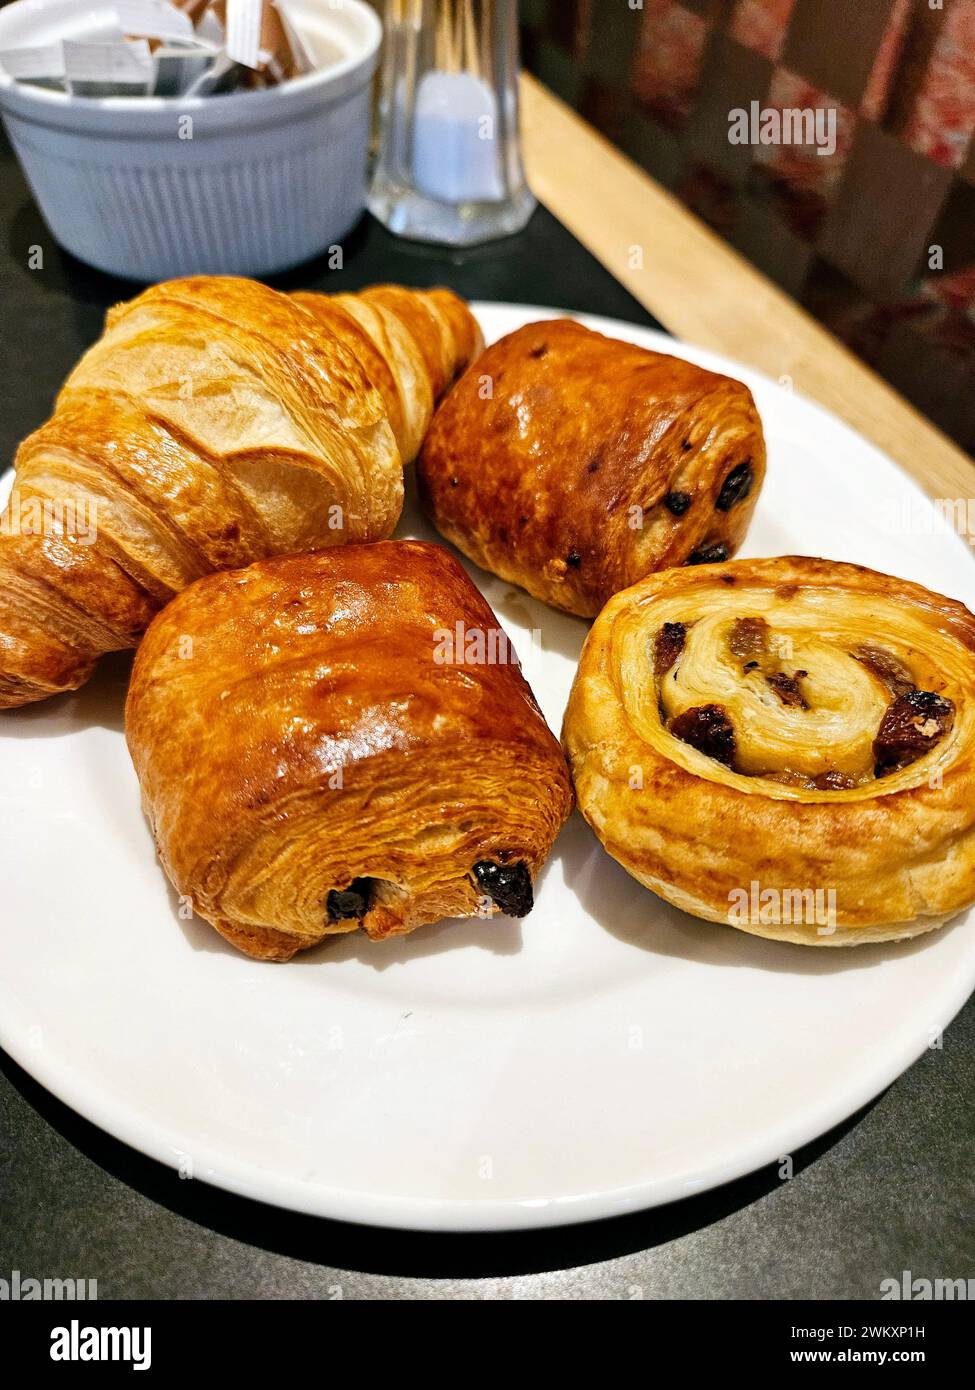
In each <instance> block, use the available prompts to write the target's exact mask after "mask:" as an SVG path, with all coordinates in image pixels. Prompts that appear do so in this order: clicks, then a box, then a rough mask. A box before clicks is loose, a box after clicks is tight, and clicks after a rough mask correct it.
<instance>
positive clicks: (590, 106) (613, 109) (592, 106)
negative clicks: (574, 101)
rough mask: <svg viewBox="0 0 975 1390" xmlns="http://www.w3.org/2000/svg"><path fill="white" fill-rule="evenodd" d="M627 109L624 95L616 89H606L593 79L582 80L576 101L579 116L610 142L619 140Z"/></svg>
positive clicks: (601, 83)
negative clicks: (580, 90)
mask: <svg viewBox="0 0 975 1390" xmlns="http://www.w3.org/2000/svg"><path fill="white" fill-rule="evenodd" d="M627 108H628V101H627V96H626V93H625V92H621V91H620V90H619V88H618V87H607V86H606V84H605V83H604V82H598V81H597V80H596V78H595V77H587V78H584V80H583V85H582V92H581V94H580V96H579V101H578V111H579V114H580V116H584V117H585V119H586V120H587V121H589V123H590V124H591V125H594V126H595V127H596V129H597V130H601V131H602V132H603V134H604V135H606V136H608V137H609V139H610V140H618V139H619V135H620V131H621V129H622V127H623V123H624V119H625V116H626V111H627Z"/></svg>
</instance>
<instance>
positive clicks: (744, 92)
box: [687, 30, 772, 184]
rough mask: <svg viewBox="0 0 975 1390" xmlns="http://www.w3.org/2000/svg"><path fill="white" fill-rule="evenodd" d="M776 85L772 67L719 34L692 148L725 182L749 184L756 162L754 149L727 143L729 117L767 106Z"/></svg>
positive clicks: (690, 133)
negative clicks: (758, 105)
mask: <svg viewBox="0 0 975 1390" xmlns="http://www.w3.org/2000/svg"><path fill="white" fill-rule="evenodd" d="M771 80H772V64H771V63H770V62H769V60H768V59H767V58H763V57H762V56H761V54H759V53H753V52H752V51H751V49H748V48H743V47H742V46H741V44H739V43H735V41H734V39H731V38H729V37H728V36H727V35H726V34H724V33H722V32H720V30H715V31H714V32H713V33H712V34H711V38H710V42H709V43H708V46H707V48H706V49H705V52H704V62H703V65H702V69H701V81H700V87H699V91H698V101H697V106H696V108H695V110H694V112H693V114H692V116H691V118H690V120H689V122H688V126H687V149H688V151H689V152H690V153H692V154H694V155H695V156H697V157H698V158H699V159H702V160H705V161H706V162H707V163H708V164H710V165H711V166H712V167H714V168H715V169H718V170H720V172H721V173H722V174H724V175H725V177H726V178H730V179H732V180H734V181H735V182H737V183H741V184H744V183H745V181H746V179H747V178H748V172H749V169H750V167H751V162H752V154H753V151H752V147H751V146H750V145H733V144H732V143H731V142H730V140H729V139H728V132H729V129H730V125H729V120H728V117H729V113H730V112H731V111H733V110H735V109H736V108H739V107H740V108H743V109H744V110H746V111H747V110H748V104H749V102H751V101H760V102H764V101H765V97H766V95H767V93H768V90H769V85H770V83H771Z"/></svg>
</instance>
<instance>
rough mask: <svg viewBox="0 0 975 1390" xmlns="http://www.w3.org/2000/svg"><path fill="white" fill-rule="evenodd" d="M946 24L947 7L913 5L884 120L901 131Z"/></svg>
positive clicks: (915, 103) (909, 115)
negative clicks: (944, 8) (945, 8)
mask: <svg viewBox="0 0 975 1390" xmlns="http://www.w3.org/2000/svg"><path fill="white" fill-rule="evenodd" d="M944 24H945V11H944V10H943V9H941V10H933V9H931V7H930V6H929V5H927V4H923V3H922V4H919V3H917V0H915V3H914V4H913V5H912V7H911V11H910V14H909V15H908V18H907V23H906V25H905V34H904V41H903V45H902V49H901V54H900V57H899V59H898V63H897V72H896V76H895V79H894V81H893V82H892V83H891V87H890V92H889V95H888V98H887V109H886V112H885V113H884V116H883V124H884V126H885V127H886V128H887V129H888V130H891V131H893V132H894V133H895V134H900V133H901V131H903V130H904V128H905V127H906V126H907V124H908V123H909V121H910V120H911V118H912V116H913V114H914V108H915V106H916V105H917V100H918V96H919V95H920V92H921V89H922V87H923V86H924V81H925V78H926V76H927V74H928V71H929V69H930V67H931V59H932V58H933V56H934V52H935V49H936V48H937V47H938V43H939V40H940V38H941V34H942V31H943V29H944Z"/></svg>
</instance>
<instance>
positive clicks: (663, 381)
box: [418, 319, 765, 617]
mask: <svg viewBox="0 0 975 1390" xmlns="http://www.w3.org/2000/svg"><path fill="white" fill-rule="evenodd" d="M764 476H765V444H764V441H763V437H762V427H761V421H760V420H759V417H758V412H757V411H756V409H755V405H754V402H753V401H752V397H751V393H750V391H749V390H748V388H747V387H746V386H744V385H743V384H742V383H741V382H740V381H735V380H733V379H732V378H730V377H725V376H718V375H715V374H714V373H713V372H708V371H705V370H704V369H703V368H701V367H696V366H694V365H693V364H692V363H690V362H684V361H682V360H681V359H680V358H677V357H668V356H665V355H664V354H662V353H657V352H648V351H647V350H646V349H645V348H640V347H635V346H633V344H631V343H624V342H619V341H617V340H616V339H613V338H606V337H604V336H603V335H602V334H600V333H594V332H592V330H590V329H588V328H584V327H583V326H582V325H581V324H578V323H575V322H574V321H572V320H570V319H558V320H555V321H552V322H545V323H533V324H528V325H527V326H526V327H524V328H520V329H518V330H517V332H515V333H511V334H509V335H508V337H506V338H502V339H501V341H500V342H497V343H495V344H494V345H493V346H492V347H490V348H488V349H487V351H486V352H484V353H483V354H482V355H481V356H480V357H479V358H478V359H477V361H476V362H475V363H474V364H473V365H472V366H471V367H470V368H469V369H468V371H467V372H466V373H465V375H464V376H463V377H462V378H461V380H460V381H459V382H458V383H457V385H456V386H455V387H454V389H453V390H452V391H451V392H450V394H449V395H448V396H447V397H446V399H445V400H444V402H443V404H442V405H441V406H440V407H439V409H438V411H437V413H436V415H435V417H434V421H433V425H432V426H431V428H430V431H429V433H428V435H427V438H426V440H425V442H424V446H423V449H422V451H421V454H420V458H419V460H418V479H419V483H420V495H421V498H422V499H423V502H424V505H425V506H426V509H427V511H428V512H429V514H430V517H431V518H432V520H433V523H434V525H435V526H436V527H437V529H438V531H439V532H440V533H441V535H443V536H445V537H446V538H447V540H449V541H451V542H453V544H454V545H456V546H457V547H458V549H459V550H461V551H463V553H464V554H465V555H467V556H468V558H469V559H471V560H473V561H475V563H477V564H478V565H481V566H482V567H483V568H484V569H488V570H491V571H492V572H493V573H494V574H497V575H500V576H501V578H502V579H507V580H510V581H512V582H513V583H515V584H520V585H521V586H522V587H523V588H525V589H527V590H528V592H529V593H530V594H534V596H535V597H536V598H540V599H543V600H544V601H545V602H546V603H550V604H552V605H553V607H555V608H561V609H564V610H565V611H566V612H569V613H578V614H581V615H583V616H587V617H591V616H592V615H594V614H595V613H598V612H599V610H600V608H601V607H602V606H603V604H604V603H605V602H606V600H607V599H608V598H609V597H610V595H612V594H614V593H616V592H617V591H618V590H620V589H625V588H626V587H628V586H629V585H630V584H633V583H635V582H636V580H638V579H640V578H642V577H643V576H644V575H645V574H649V573H651V572H652V571H654V570H658V569H664V568H666V567H667V566H670V565H682V564H684V563H685V562H686V561H688V560H689V559H690V558H691V557H692V556H695V555H698V556H700V555H707V554H708V553H709V552H713V553H714V554H715V555H716V556H719V557H721V558H727V556H728V555H731V554H733V553H734V551H735V550H736V549H737V548H738V546H739V545H740V544H741V542H742V540H743V538H744V535H745V531H746V530H747V527H748V523H749V520H750V519H751V514H752V511H753V509H754V506H755V502H756V499H757V497H758V493H759V490H760V488H761V485H762V479H763V478H764Z"/></svg>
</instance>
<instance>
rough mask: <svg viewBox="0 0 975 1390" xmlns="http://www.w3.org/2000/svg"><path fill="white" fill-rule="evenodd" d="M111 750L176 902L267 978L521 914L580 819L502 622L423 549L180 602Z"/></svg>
mask: <svg viewBox="0 0 975 1390" xmlns="http://www.w3.org/2000/svg"><path fill="white" fill-rule="evenodd" d="M125 730H126V737H127V740H128V745H129V750H130V752H131V755H132V760H133V762H134V764H135V769H136V772H137V774H138V777H139V782H140V785H141V788H142V798H143V805H144V807H145V811H146V814H147V817H148V819H149V822H150V824H151V826H152V829H153V834H154V837H155V841H156V846H157V849H158V852H159V857H160V860H161V862H162V864H163V867H164V869H165V871H166V873H167V874H168V876H169V878H170V880H171V881H172V883H173V885H174V886H175V888H176V890H177V892H178V893H180V894H181V895H183V897H184V898H185V899H186V900H187V902H188V903H190V904H192V907H193V908H194V910H195V911H196V912H197V913H198V914H199V915H200V916H201V917H203V918H205V919H206V920H207V921H208V922H210V923H212V925H213V926H214V927H216V929H217V931H219V932H220V933H221V934H222V935H223V936H225V937H226V938H227V940H229V941H231V942H233V944H234V945H235V946H237V947H239V948H240V950H242V951H244V952H246V953H247V954H248V955H251V956H256V957H259V958H261V959H265V960H287V959H288V958H289V957H290V956H292V955H294V953H295V952H296V951H300V950H304V949H307V948H308V947H310V946H315V945H317V944H318V943H319V942H320V941H321V940H322V939H323V938H324V937H326V936H328V935H331V934H333V933H336V932H347V931H354V930H356V929H357V928H358V927H360V926H362V927H364V929H365V931H366V933H367V934H368V936H369V937H371V938H373V939H381V938H383V937H388V936H392V935H400V934H402V933H404V932H410V931H413V930H414V928H416V927H418V926H420V925H422V924H423V923H428V922H436V921H439V920H440V919H441V918H444V917H471V916H476V915H479V916H484V917H490V916H491V915H492V914H493V913H495V912H498V911H503V912H505V913H508V914H509V915H512V916H523V915H524V914H525V913H526V912H528V911H529V910H530V909H531V906H532V901H533V895H532V882H533V880H534V878H535V876H536V875H537V873H538V870H539V869H540V867H541V865H542V863H543V862H544V860H545V857H546V855H547V854H548V852H549V850H550V849H551V847H552V844H553V842H554V840H555V837H556V834H557V833H558V830H559V828H560V826H561V825H562V822H563V821H564V820H565V818H566V816H567V815H568V813H569V810H570V809H571V805H572V791H571V787H570V784H569V774H568V768H567V767H566V764H565V759H564V758H563V756H562V752H561V749H560V748H559V744H558V741H557V740H556V738H555V737H554V735H553V734H552V733H551V732H550V731H549V729H548V727H547V726H546V724H545V721H544V719H543V717H542V715H541V713H540V711H539V709H538V706H537V704H536V703H535V700H534V697H533V695H532V693H531V690H530V689H529V687H528V685H527V683H526V681H525V680H524V678H523V676H522V674H521V671H520V668H519V666H518V665H517V662H516V659H515V657H514V654H513V652H512V651H511V649H510V647H509V645H508V643H507V638H506V637H505V635H504V633H503V632H502V631H501V629H500V627H499V626H498V622H497V619H496V618H495V616H494V614H493V613H492V611H491V609H490V608H489V607H488V605H487V604H486V603H485V601H484V599H483V598H482V597H481V595H480V594H479V593H478V591H477V589H476V588H475V587H474V585H473V584H472V583H471V581H470V579H469V578H468V577H467V575H466V573H465V572H464V570H463V569H462V568H461V566H460V565H459V564H458V562H457V561H456V560H455V559H454V558H453V556H451V555H450V553H449V552H448V551H446V550H445V549H443V548H442V547H441V546H435V545H428V544H424V543H421V542H416V541H381V542H378V543H377V544H374V545H350V546H343V547H342V548H341V549H333V550H327V551H320V552H318V553H315V554H309V555H290V556H284V557H281V558H278V559H273V560H263V561H259V562H258V563H257V564H254V565H252V566H250V567H249V568H248V569H244V570H240V571H236V572H234V573H229V574H216V575H211V576H209V577H208V578H205V579H201V580H199V581H198V582H197V583H195V584H192V585H191V586H190V587H189V588H188V589H186V590H184V592H183V593H182V594H180V595H179V596H178V597H177V598H176V599H174V600H173V602H172V603H171V604H170V605H169V606H168V607H167V608H166V609H165V610H164V611H163V612H162V613H161V614H160V615H159V616H158V617H157V618H156V619H155V620H154V622H153V623H152V625H151V626H150V628H149V631H148V632H147V633H146V636H145V638H144V639H143V641H142V644H141V646H140V647H139V651H138V653H137V655H136V659H135V666H134V670H133V674H132V681H131V685H130V688H129V695H128V701H127V704H126V711H125Z"/></svg>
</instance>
